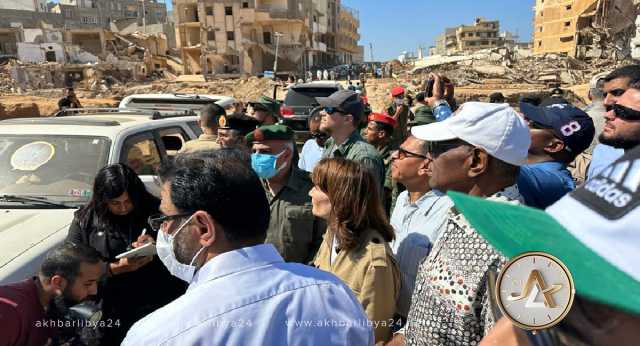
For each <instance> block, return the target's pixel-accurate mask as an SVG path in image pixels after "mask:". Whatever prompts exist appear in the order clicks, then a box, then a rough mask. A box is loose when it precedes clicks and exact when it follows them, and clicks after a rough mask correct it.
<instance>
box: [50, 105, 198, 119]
mask: <svg viewBox="0 0 640 346" xmlns="http://www.w3.org/2000/svg"><path fill="white" fill-rule="evenodd" d="M97 113H113V114H114V115H116V114H123V115H144V116H149V117H150V119H152V120H159V119H167V118H178V117H185V116H195V115H197V114H196V112H194V111H193V110H190V109H175V108H174V107H152V108H151V107H150V108H145V107H135V108H129V107H127V108H114V107H96V108H65V109H63V110H60V111H58V112H57V113H56V114H55V115H54V116H55V117H68V116H77V115H92V114H97Z"/></svg>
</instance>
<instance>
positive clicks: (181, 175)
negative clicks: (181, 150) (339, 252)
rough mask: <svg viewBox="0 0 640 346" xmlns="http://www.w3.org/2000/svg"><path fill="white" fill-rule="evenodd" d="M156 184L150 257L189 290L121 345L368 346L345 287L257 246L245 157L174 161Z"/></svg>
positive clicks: (257, 192) (260, 212)
mask: <svg viewBox="0 0 640 346" xmlns="http://www.w3.org/2000/svg"><path fill="white" fill-rule="evenodd" d="M159 176H160V179H161V182H162V192H161V196H162V202H161V205H160V210H161V212H162V214H163V215H160V216H156V217H152V218H150V224H151V226H152V227H153V228H154V229H155V230H158V231H159V232H158V240H157V250H158V256H159V257H160V259H161V260H162V262H163V263H164V264H165V265H166V266H167V268H168V269H169V271H170V272H171V273H172V274H173V275H175V276H177V277H179V278H181V279H183V280H185V281H187V282H189V288H188V290H187V292H186V293H185V294H184V295H183V296H181V297H180V298H178V299H176V300H175V301H173V302H171V303H170V304H168V305H166V306H164V307H163V308H161V309H158V310H156V311H155V312H153V313H152V314H150V315H148V316H147V317H145V318H143V319H142V320H140V321H138V322H137V323H136V324H135V325H134V326H133V327H132V328H131V329H130V330H129V333H128V334H127V337H126V339H125V340H124V342H123V345H159V344H162V345H276V344H277V345H280V344H288V345H299V344H311V345H373V340H374V338H373V330H372V328H371V326H370V325H369V324H368V320H367V317H366V315H365V313H364V310H363V309H362V306H361V305H360V303H359V302H358V300H357V299H356V297H355V296H354V295H353V293H352V292H351V289H349V287H347V286H346V285H345V284H343V283H342V282H341V281H340V280H339V279H338V278H337V277H335V276H334V275H332V274H330V273H326V272H323V271H320V270H317V269H315V268H313V267H309V266H305V265H302V264H295V263H285V262H284V261H283V259H282V257H280V255H279V254H278V252H277V250H276V249H275V248H274V247H273V245H271V244H264V240H265V237H266V232H267V228H268V225H269V215H270V213H269V205H268V201H267V197H266V195H265V193H264V189H263V187H262V185H261V184H260V180H259V179H258V177H257V176H256V174H255V173H254V172H253V170H252V169H251V166H250V164H249V157H248V156H247V155H246V154H244V153H242V152H240V151H238V150H235V149H221V150H217V151H213V152H206V153H205V152H203V153H194V154H188V155H179V156H178V157H177V158H176V159H175V161H174V162H170V163H167V164H165V165H163V166H162V167H161V169H160V171H159ZM248 211H250V212H251V213H250V214H248V213H247V212H248ZM158 289H162V287H158Z"/></svg>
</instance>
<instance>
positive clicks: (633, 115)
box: [610, 104, 640, 120]
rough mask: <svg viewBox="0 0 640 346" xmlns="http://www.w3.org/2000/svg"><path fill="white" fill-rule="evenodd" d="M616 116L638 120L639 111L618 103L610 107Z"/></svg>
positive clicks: (639, 116)
mask: <svg viewBox="0 0 640 346" xmlns="http://www.w3.org/2000/svg"><path fill="white" fill-rule="evenodd" d="M610 108H611V109H613V113H614V114H615V116H616V117H617V118H620V119H622V120H640V111H637V110H635V109H631V108H628V107H625V106H621V105H619V104H614V105H613V106H611V107H610Z"/></svg>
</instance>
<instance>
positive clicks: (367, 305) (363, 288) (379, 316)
mask: <svg viewBox="0 0 640 346" xmlns="http://www.w3.org/2000/svg"><path fill="white" fill-rule="evenodd" d="M332 243H333V234H332V232H331V231H329V230H327V232H325V235H324V240H323V242H322V245H320V249H319V250H318V254H317V255H316V258H315V260H314V265H315V266H316V267H317V268H320V269H322V270H325V271H328V272H331V273H333V274H335V275H336V276H337V277H339V278H340V279H341V280H342V281H344V282H345V283H346V284H347V286H349V287H350V288H351V289H352V290H353V293H355V295H356V297H357V298H358V300H359V301H360V303H361V304H362V306H363V307H364V310H365V312H366V313H367V317H368V318H369V320H371V321H372V323H373V326H374V328H375V336H376V342H379V341H388V340H390V339H391V336H392V334H391V327H392V326H393V322H392V321H393V317H394V314H395V312H396V301H397V300H398V295H399V293H400V270H399V268H398V264H397V263H396V260H395V258H394V257H393V252H392V251H391V248H389V244H388V243H386V242H385V241H384V239H383V238H382V236H381V235H380V234H379V233H378V232H377V231H374V230H370V231H369V232H368V234H367V235H366V237H365V241H364V242H363V246H360V247H358V248H355V249H352V250H349V251H340V252H339V253H338V254H337V255H336V256H337V257H336V258H335V262H334V264H333V265H331V260H330V255H331V245H332Z"/></svg>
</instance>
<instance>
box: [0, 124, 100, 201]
mask: <svg viewBox="0 0 640 346" xmlns="http://www.w3.org/2000/svg"><path fill="white" fill-rule="evenodd" d="M110 145H111V141H110V140H109V139H108V138H104V137H90V136H61V135H58V136H53V135H51V136H49V135H44V136H43V135H3V134H0V197H2V196H19V197H36V198H40V199H43V200H46V201H50V202H56V203H65V204H73V205H75V204H81V203H85V202H87V201H88V200H89V197H91V193H92V188H93V179H94V177H95V175H96V173H97V172H98V170H99V169H100V168H102V167H103V166H105V165H106V164H107V160H108V157H109V148H110ZM7 201H8V202H7ZM18 201H20V200H19V199H16V198H12V199H6V198H5V199H4V202H3V205H4V204H6V203H11V202H15V203H17V202H18ZM26 202H27V200H26V199H22V203H23V204H24V203H26Z"/></svg>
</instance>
